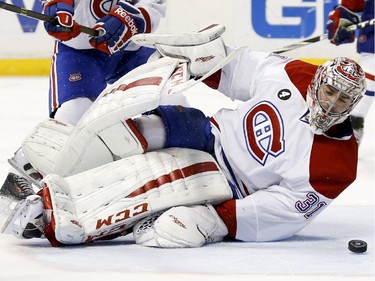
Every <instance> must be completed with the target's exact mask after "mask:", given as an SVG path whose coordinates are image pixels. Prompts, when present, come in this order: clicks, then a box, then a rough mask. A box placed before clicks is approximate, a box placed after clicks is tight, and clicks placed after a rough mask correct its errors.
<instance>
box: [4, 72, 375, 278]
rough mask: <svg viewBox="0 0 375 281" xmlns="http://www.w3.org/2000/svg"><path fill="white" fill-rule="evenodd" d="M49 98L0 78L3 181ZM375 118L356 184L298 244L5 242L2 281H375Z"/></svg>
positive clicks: (42, 87)
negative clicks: (359, 245)
mask: <svg viewBox="0 0 375 281" xmlns="http://www.w3.org/2000/svg"><path fill="white" fill-rule="evenodd" d="M47 91H48V78H47V77H40V78H35V77H33V78H21V77H17V78H0V93H1V102H0V120H1V121H0V131H1V133H2V134H1V136H2V138H1V144H0V168H1V169H0V176H1V180H3V179H4V178H5V176H6V174H7V172H8V169H9V168H8V165H7V159H8V158H9V157H11V156H12V155H13V153H14V151H16V150H17V148H18V147H19V146H20V143H21V141H22V139H23V138H24V136H25V135H26V134H27V133H28V132H29V131H30V130H31V129H32V128H33V126H34V125H35V124H36V123H37V122H39V121H41V120H43V119H44V118H46V117H47V112H48V107H47V106H48V104H47ZM192 102H194V100H192ZM196 102H198V101H196ZM374 115H375V110H374V108H372V110H371V112H370V116H368V118H367V120H368V121H367V123H366V132H365V136H364V140H363V143H362V145H361V147H360V160H359V168H358V178H357V180H356V182H355V183H353V184H352V185H351V186H350V187H349V188H348V189H347V190H346V191H345V192H344V193H342V194H341V195H340V196H339V198H337V199H336V201H335V202H334V203H333V204H332V205H331V206H330V207H329V208H328V209H327V210H326V211H325V212H323V213H322V214H321V215H320V216H319V217H318V218H317V219H316V220H315V221H314V222H312V223H311V224H310V225H309V226H308V227H307V228H305V229H304V230H302V231H301V232H300V233H299V234H298V235H296V236H295V237H293V238H290V239H288V240H285V241H280V242H272V243H240V242H236V243H235V242H224V243H217V244H210V245H206V246H204V247H202V248H198V249H155V248H144V247H141V246H137V245H135V244H134V242H133V240H132V237H131V236H126V237H123V238H119V239H115V240H112V241H106V242H96V243H93V244H90V245H87V246H79V247H67V248H52V247H51V246H50V245H49V243H48V242H47V241H45V240H41V239H32V240H19V239H16V238H14V237H13V236H10V235H4V234H0V249H1V251H0V280H12V281H15V280H53V281H60V280H64V281H66V280H68V279H69V278H74V280H79V279H80V280H131V281H138V280H152V281H156V280H163V281H168V280H194V281H195V280H197V281H199V280H215V281H220V280H248V281H253V280H265V281H267V280H288V281H293V280H329V281H333V280H340V281H341V280H374V139H375V129H374V126H373V124H371V123H372V122H373V120H375V116H374ZM7 204H9V201H7V200H5V199H2V200H0V208H1V212H0V213H1V215H0V224H2V223H3V222H4V221H5V219H6V213H7V211H6V206H7ZM351 239H362V240H365V241H367V243H368V251H367V252H366V253H364V254H354V253H351V252H350V251H349V250H348V248H347V244H348V241H349V240H351Z"/></svg>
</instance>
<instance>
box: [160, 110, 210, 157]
mask: <svg viewBox="0 0 375 281" xmlns="http://www.w3.org/2000/svg"><path fill="white" fill-rule="evenodd" d="M155 113H156V114H158V115H159V116H160V117H161V118H162V119H163V122H164V125H165V129H166V143H165V147H186V148H193V149H198V150H203V151H206V152H209V153H212V152H213V145H214V136H213V134H212V133H211V125H210V122H209V119H208V117H207V116H205V115H204V114H203V112H202V111H200V110H198V109H194V108H188V107H182V106H159V107H158V108H157V109H156V110H155Z"/></svg>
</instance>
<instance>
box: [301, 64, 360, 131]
mask: <svg viewBox="0 0 375 281" xmlns="http://www.w3.org/2000/svg"><path fill="white" fill-rule="evenodd" d="M365 91H366V81H365V73H364V71H363V70H362V68H361V67H360V66H359V65H358V64H357V63H356V62H355V61H353V60H351V59H349V58H345V57H338V58H335V59H333V60H330V61H328V62H326V63H324V64H322V65H320V66H319V67H318V69H317V71H316V73H315V76H314V78H313V80H312V81H311V84H310V85H309V87H308V89H307V97H306V99H307V104H308V107H309V110H310V117H309V122H310V126H311V129H312V131H313V132H314V133H316V134H323V133H324V132H325V131H327V130H328V129H329V128H330V127H332V126H333V125H335V124H339V123H341V122H343V121H344V120H345V119H346V118H347V117H348V116H349V115H350V112H351V111H352V110H353V108H354V107H355V106H356V104H357V103H358V102H359V101H360V100H361V98H362V97H363V95H364V93H365Z"/></svg>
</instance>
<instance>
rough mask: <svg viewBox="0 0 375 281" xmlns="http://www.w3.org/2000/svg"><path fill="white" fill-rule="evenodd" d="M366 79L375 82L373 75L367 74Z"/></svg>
mask: <svg viewBox="0 0 375 281" xmlns="http://www.w3.org/2000/svg"><path fill="white" fill-rule="evenodd" d="M365 76H366V79H368V80H372V81H375V76H374V75H373V74H371V73H367V72H365Z"/></svg>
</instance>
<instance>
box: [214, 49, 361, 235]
mask: <svg viewBox="0 0 375 281" xmlns="http://www.w3.org/2000/svg"><path fill="white" fill-rule="evenodd" d="M243 62H245V63H243ZM315 71H316V66H314V65H311V64H307V63H304V62H302V61H299V60H293V59H290V58H286V57H283V56H279V55H276V54H270V53H261V52H253V51H250V50H247V51H245V52H243V53H242V54H241V55H240V56H239V57H238V58H236V59H234V60H233V61H232V62H230V63H229V64H228V65H226V66H225V67H224V68H223V70H222V74H221V80H220V81H219V84H218V89H219V91H220V92H222V93H225V94H226V95H227V96H229V97H231V98H233V99H238V100H241V101H242V103H240V104H239V106H238V108H237V109H236V110H230V109H222V110H220V111H219V112H218V113H217V114H215V115H214V116H213V117H212V127H213V129H212V132H213V134H214V135H215V140H216V143H215V153H216V156H217V161H218V162H219V164H220V166H221V167H222V168H223V170H224V171H225V174H226V177H227V179H229V181H230V182H231V186H232V187H235V189H236V196H237V198H243V199H241V200H235V201H234V200H233V201H232V202H231V203H230V202H229V203H228V204H227V205H226V208H227V209H228V208H229V209H230V210H231V212H233V213H232V215H234V216H235V217H236V221H235V222H233V221H232V222H229V221H227V226H231V227H229V233H230V234H231V236H233V237H235V238H237V239H240V240H245V241H269V240H278V239H283V238H287V237H289V236H291V235H293V234H295V233H296V232H298V231H299V230H301V229H302V228H303V227H304V226H306V225H307V224H308V223H309V222H310V221H311V220H312V219H313V218H315V217H316V215H317V214H318V213H320V212H321V211H322V210H324V209H325V207H326V206H327V205H329V204H330V203H331V201H332V200H333V199H334V198H336V197H337V196H338V195H339V194H340V193H341V192H342V191H343V190H344V189H345V188H346V187H348V185H349V184H350V183H351V182H353V181H354V179H355V177H356V165H357V144H356V141H355V139H354V137H353V136H352V131H351V128H350V124H349V126H345V123H343V124H340V126H338V127H336V128H335V129H334V130H331V131H329V132H328V133H329V134H331V136H330V137H327V136H323V135H314V133H313V132H312V131H311V130H310V126H309V123H308V121H307V118H306V116H307V115H308V114H309V110H308V107H307V104H306V101H305V98H306V90H307V87H308V85H309V83H310V82H311V80H312V78H313V76H314V74H315ZM346 125H347V124H346ZM332 129H333V128H332ZM332 161H334V162H332ZM219 211H220V210H219ZM227 211H228V210H227ZM219 214H220V212H219ZM224 217H225V216H224Z"/></svg>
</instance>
